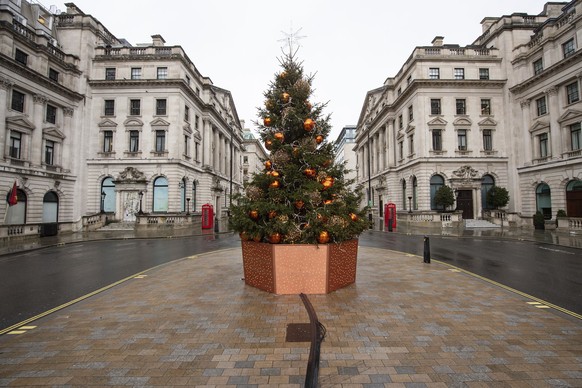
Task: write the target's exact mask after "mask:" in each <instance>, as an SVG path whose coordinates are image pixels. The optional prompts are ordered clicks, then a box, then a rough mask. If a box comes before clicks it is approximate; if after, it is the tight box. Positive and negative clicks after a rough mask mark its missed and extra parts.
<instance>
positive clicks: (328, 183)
mask: <svg viewBox="0 0 582 388" xmlns="http://www.w3.org/2000/svg"><path fill="white" fill-rule="evenodd" d="M333 182H334V180H333V177H330V176H328V177H325V178H324V179H323V181H322V182H321V184H322V185H323V189H324V190H327V189H329V188H330V187H331V186H333Z"/></svg>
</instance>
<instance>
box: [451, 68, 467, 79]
mask: <svg viewBox="0 0 582 388" xmlns="http://www.w3.org/2000/svg"><path fill="white" fill-rule="evenodd" d="M453 75H454V78H455V79H465V69H463V68H462V67H457V68H455V70H454V72H453Z"/></svg>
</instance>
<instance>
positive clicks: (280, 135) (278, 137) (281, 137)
mask: <svg viewBox="0 0 582 388" xmlns="http://www.w3.org/2000/svg"><path fill="white" fill-rule="evenodd" d="M273 137H274V138H275V139H276V140H278V141H280V142H281V143H283V140H285V135H283V132H275V134H274V135H273Z"/></svg>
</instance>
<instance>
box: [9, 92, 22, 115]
mask: <svg viewBox="0 0 582 388" xmlns="http://www.w3.org/2000/svg"><path fill="white" fill-rule="evenodd" d="M10 107H11V108H12V109H13V110H15V111H18V112H24V93H20V92H19V91H18V90H12V103H11V105H10Z"/></svg>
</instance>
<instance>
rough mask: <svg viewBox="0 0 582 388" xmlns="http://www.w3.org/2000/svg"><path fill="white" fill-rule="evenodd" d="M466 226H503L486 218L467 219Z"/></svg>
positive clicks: (467, 227)
mask: <svg viewBox="0 0 582 388" xmlns="http://www.w3.org/2000/svg"><path fill="white" fill-rule="evenodd" d="M465 228H466V229H471V228H501V226H500V225H496V224H494V223H491V222H489V221H486V220H465Z"/></svg>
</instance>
